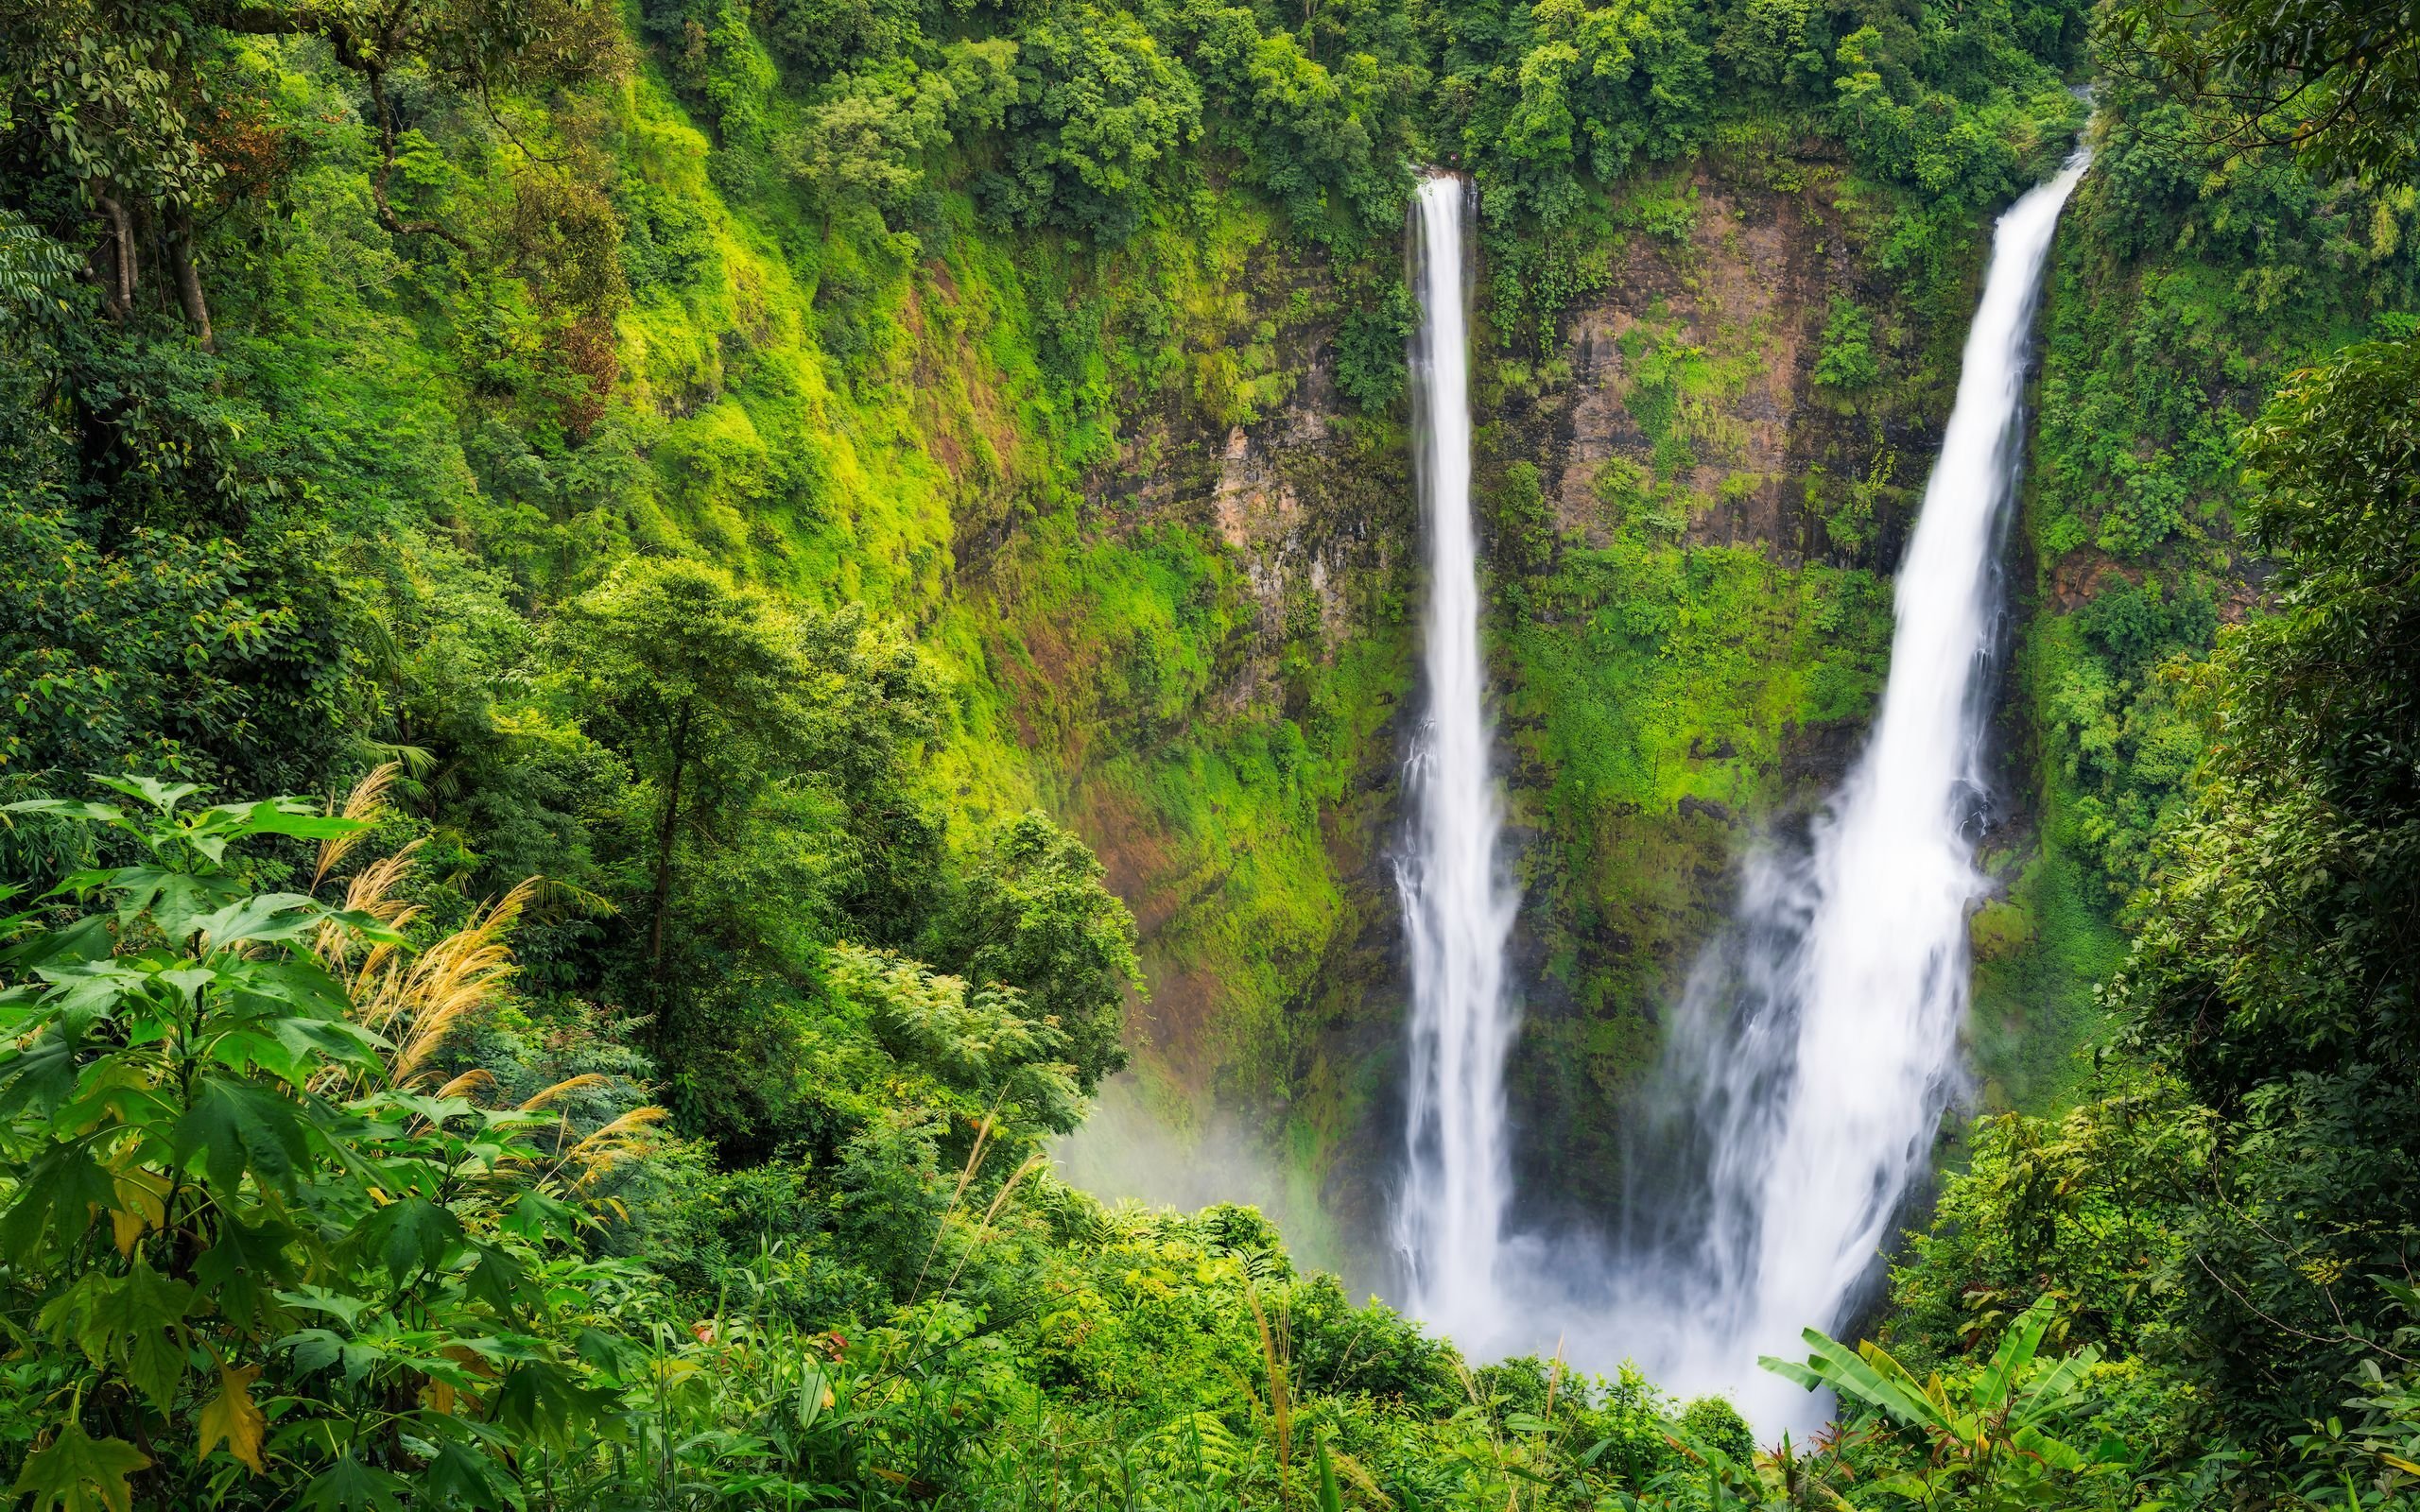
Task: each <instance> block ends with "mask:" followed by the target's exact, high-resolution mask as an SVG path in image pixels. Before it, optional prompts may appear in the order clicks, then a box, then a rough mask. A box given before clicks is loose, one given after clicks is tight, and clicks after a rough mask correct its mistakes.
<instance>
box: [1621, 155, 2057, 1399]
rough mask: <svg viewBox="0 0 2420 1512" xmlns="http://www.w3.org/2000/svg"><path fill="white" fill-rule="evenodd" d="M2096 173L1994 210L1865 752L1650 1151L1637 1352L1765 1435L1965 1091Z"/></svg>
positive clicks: (1730, 969) (1704, 992) (1639, 1209)
mask: <svg viewBox="0 0 2420 1512" xmlns="http://www.w3.org/2000/svg"><path fill="white" fill-rule="evenodd" d="M2084 165H2085V154H2084V153H2083V151H2082V150H2079V151H2078V152H2077V154H2076V156H2075V157H2074V158H2072V159H2071V160H2070V161H2069V162H2068V163H2067V164H2066V168H2065V170H2064V171H2062V172H2061V173H2060V174H2059V176H2058V177H2057V178H2055V179H2053V180H2050V181H2049V182H2048V183H2045V184H2043V185H2041V186H2040V187H2038V188H2035V189H2033V190H2032V191H2031V192H2030V193H2028V194H2027V195H2025V196H2024V197H2023V198H2020V199H2018V200H2017V201H2016V203H2015V204H2014V205H2013V206H2011V207H2010V208H2009V210H2008V211H2007V213H2006V214H2004V215H2001V217H2000V220H1999V225H1998V228H1997V232H1996V233H1995V235H1994V238H1993V245H1992V262H1991V269H1990V272H1989V273H1988V275H1987V276H1986V278H1985V281H1984V285H1983V295H1982V300H1981V301H1980V303H1979V306H1978V308H1977V310H1976V312H1975V321H1974V325H1973V326H1972V327H1971V328H1970V329H1969V331H1968V332H1967V335H1966V348H1965V353H1964V357H1963V366H1962V369H1961V371H1960V374H1959V380H1958V395H1957V401H1956V404H1955V406H1954V408H1953V409H1952V410H1951V412H1950V417H1949V423H1948V427H1947V429H1946V431H1945V434H1944V435H1943V438H1942V448H1941V455H1940V457H1939V459H1938V460H1937V461H1936V462H1935V463H1934V465H1933V472H1932V477H1931V480H1930V481H1929V482H1928V483H1927V486H1926V489H1925V496H1924V506H1923V510H1922V512H1921V514H1920V515H1919V516H1918V519H1917V522H1916V526H1915V531H1914V534H1913V537H1912V539H1911V540H1910V542H1909V544H1908V549H1907V556H1906V558H1905V559H1904V560H1903V561H1902V562H1901V563H1900V566H1899V574H1898V580H1897V586H1896V611H1897V627H1896V630H1895V632H1894V634H1893V639H1892V644H1891V672H1890V679H1889V682H1888V685H1887V686H1886V687H1885V689H1884V691H1883V695H1882V703H1881V707H1880V709H1879V710H1878V711H1877V713H1876V719H1875V724H1874V728H1873V730H1872V733H1871V735H1870V736H1869V738H1868V742H1867V745H1866V747H1865V750H1864V752H1863V753H1862V754H1861V755H1860V756H1859V757H1858V761H1857V764H1856V765H1855V766H1854V767H1852V768H1851V770H1850V772H1849V774H1848V777H1847V779H1846V780H1845V782H1843V783H1842V785H1841V789H1840V790H1839V791H1838V792H1837V793H1835V794H1834V795H1833V796H1832V799H1831V801H1830V802H1829V804H1828V805H1827V806H1826V808H1825V811H1824V813H1823V814H1822V815H1820V816H1818V817H1817V819H1816V820H1815V823H1814V826H1813V829H1812V832H1811V834H1810V835H1809V837H1808V843H1807V844H1806V845H1805V846H1804V847H1803V848H1800V849H1798V850H1796V851H1795V853H1782V852H1767V853H1764V854H1761V855H1758V856H1755V857H1753V858H1752V859H1751V861H1750V863H1749V866H1748V868H1747V875H1746V885H1745V887H1744V889H1743V894H1742V897H1741V900H1740V903H1739V906H1738V909H1737V914H1736V915H1735V918H1734V920H1733V926H1732V928H1731V930H1730V931H1729V932H1728V933H1727V934H1726V936H1724V937H1723V938H1721V939H1720V940H1718V941H1717V942H1716V943H1715V944H1714V945H1712V946H1710V947H1709V948H1708V950H1707V951H1706V952H1705V954H1704V955H1703V957H1702V958H1701V960H1700V961H1699V963H1698V966H1697V969H1696V971H1695V972H1694V973H1693V976H1692V979H1691V982H1690V985H1689V989H1688V992H1687V995H1686V998H1685V1002H1684V1004H1683V1006H1682V1009H1681V1011H1680V1012H1679V1013H1678V1014H1677V1015H1676V1016H1675V1017H1674V1020H1673V1022H1672V1031H1671V1037H1670V1040H1669V1043H1668V1050H1667V1058H1666V1062H1665V1067H1664V1072H1663V1076H1662V1081H1663V1087H1662V1094H1663V1098H1662V1114H1661V1117H1660V1119H1659V1120H1658V1121H1657V1123H1658V1125H1659V1126H1658V1127H1656V1128H1654V1129H1653V1130H1652V1131H1651V1133H1650V1135H1649V1137H1648V1138H1647V1139H1646V1140H1645V1141H1644V1142H1642V1144H1641V1147H1639V1148H1637V1149H1636V1150H1634V1160H1633V1166H1632V1174H1631V1179H1632V1192H1631V1198H1630V1201H1629V1203H1628V1204H1627V1229H1626V1231H1625V1233H1624V1234H1623V1236H1622V1244H1621V1246H1620V1256H1621V1259H1620V1263H1619V1265H1618V1267H1617V1270H1616V1279H1615V1284H1614V1286H1613V1288H1612V1291H1613V1302H1614V1309H1613V1311H1614V1314H1615V1315H1614V1317H1613V1319H1612V1322H1613V1323H1614V1325H1615V1328H1616V1332H1619V1333H1622V1334H1626V1335H1628V1343H1627V1349H1626V1352H1630V1353H1634V1354H1635V1355H1636V1357H1637V1358H1638V1359H1639V1361H1640V1363H1641V1364H1643V1365H1645V1366H1647V1368H1648V1372H1649V1374H1650V1375H1651V1377H1653V1378H1655V1379H1656V1380H1657V1381H1658V1382H1659V1383H1662V1384H1663V1385H1665V1386H1666V1387H1667V1388H1668V1389H1671V1390H1675V1391H1679V1392H1682V1393H1685V1394H1687V1393H1695V1392H1702V1391H1710V1390H1720V1391H1722V1392H1725V1393H1726V1394H1728V1395H1730V1396H1731V1397H1732V1399H1733V1400H1734V1401H1735V1402H1737V1404H1738V1406H1739V1407H1740V1408H1741V1410H1742V1411H1744V1412H1746V1413H1747V1415H1748V1416H1749V1417H1750V1418H1751V1419H1752V1420H1753V1421H1755V1423H1756V1424H1757V1425H1758V1426H1759V1428H1761V1429H1762V1430H1764V1431H1765V1432H1766V1433H1768V1434H1771V1433H1773V1432H1775V1431H1776V1430H1779V1429H1782V1428H1798V1429H1802V1430H1803V1429H1805V1428H1806V1427H1809V1426H1812V1424H1813V1423H1814V1422H1815V1421H1817V1420H1819V1419H1820V1418H1821V1417H1822V1416H1823V1413H1824V1408H1825V1406H1826V1404H1825V1403H1824V1402H1822V1401H1820V1400H1816V1399H1814V1398H1811V1397H1810V1396H1809V1395H1808V1394H1807V1393H1806V1392H1805V1391H1804V1390H1802V1389H1800V1388H1798V1387H1795V1386H1792V1385H1790V1384H1789V1383H1787V1382H1784V1381H1782V1380H1781V1379H1780V1378H1778V1377H1775V1376H1773V1375H1772V1374H1770V1373H1768V1372H1765V1371H1762V1370H1759V1369H1758V1368H1757V1366H1756V1359H1757V1357H1758V1356H1759V1355H1763V1354H1772V1355H1781V1356H1789V1357H1801V1358H1803V1357H1804V1355H1805V1353H1806V1346H1805V1345H1804V1344H1803V1343H1802V1342H1801V1340H1800V1337H1799V1334H1800V1331H1801V1330H1803V1329H1806V1328H1807V1327H1809V1326H1812V1327H1816V1328H1821V1329H1824V1330H1827V1331H1835V1332H1837V1331H1839V1330H1841V1328H1843V1327H1844V1326H1846V1325H1848V1324H1850V1323H1851V1322H1853V1321H1854V1316H1853V1314H1854V1313H1855V1311H1856V1309H1857V1308H1858V1305H1859V1304H1860V1303H1861V1302H1862V1301H1864V1300H1865V1299H1866V1297H1868V1295H1869V1288H1870V1287H1871V1286H1872V1284H1873V1282H1874V1280H1875V1279H1876V1270H1877V1259H1878V1256H1879V1255H1880V1253H1881V1251H1882V1250H1883V1248H1884V1247H1885V1246H1887V1245H1889V1244H1890V1243H1891V1242H1892V1240H1893V1238H1894V1237H1895V1232H1894V1230H1895V1229H1896V1228H1897V1227H1898V1226H1899V1225H1900V1224H1901V1223H1902V1222H1904V1221H1906V1219H1907V1218H1908V1217H1909V1214H1908V1213H1907V1211H1906V1208H1907V1204H1908V1201H1909V1197H1910V1193H1911V1191H1912V1190H1914V1189H1915V1188H1916V1187H1918V1186H1919V1185H1920V1184H1921V1183H1922V1182H1923V1181H1924V1179H1925V1178H1926V1177H1927V1173H1928V1170H1929V1166H1930V1161H1931V1156H1932V1150H1933V1144H1934V1140H1935V1138H1936V1135H1937V1133H1938V1130H1939V1127H1940V1123H1941V1117H1942V1114H1943V1111H1944V1109H1945V1108H1946V1106H1947V1105H1948V1103H1949V1101H1950V1099H1951V1097H1952V1095H1953V1093H1954V1092H1955V1091H1956V1090H1957V1085H1958V1082H1959V1080H1960V1077H1961V1075H1962V1069H1961V1065H1960V1059H1959V1054H1958V1039H1959V1028H1960V1024H1961V1022H1962V1020H1963V1018H1964V1016H1965V1011H1966V998H1967V988H1968V975H1969V969H1970V962H1969V959H1968V949H1967V933H1966V919H1967V915H1968V913H1969V912H1970V911H1971V910H1972V909H1973V907H1974V906H1975V905H1976V904H1977V903H1978V902H1979V901H1980V900H1981V898H1982V897H1983V895H1984V890H1985V885H1986V883H1985V879H1984V877H1983V875H1982V874H1981V872H1980V871H1979V869H1978V868H1977V866H1976V862H1975V839H1976V834H1977V831H1978V830H1979V826H1980V822H1981V818H1982V815H1983V812H1984V806H1985V801H1986V797H1987V783H1986V779H1985V774H1984V772H1983V769H1982V762H1983V748H1984V735H1985V729H1984V727H1985V722H1986V717H1987V714H1988V711H1989V705H1990V700H1991V696H1992V682H1993V679H1992V678H1991V676H1990V672H1991V661H1992V658H1993V654H1994V651H1995V649H1996V646H1997V643H1998V641H1999V639H2000V626H1999V619H2000V615H2001V608H2002V602H2001V601H2002V593H2001V583H2000V580H1999V572H1998V570H1997V560H1998V556H1999V547H2000V544H2001V542H2002V541H2004V539H2005V535H2006V527H2007V518H2008V514H2009V503H2010V500H2011V498H2012V497H2013V496H2014V492H2015V489H2016V481H2017V474H2018V471H2019V468H2020V465H2021V463H2022V461H2023V456H2024V446H2023V437H2024V428H2023V425H2022V413H2021V412H2022V408H2023V400H2024V392H2025V380H2026V370H2027V363H2028V358H2029V356H2030V350H2031V330H2032V323H2033V313H2034V308H2035V306H2036V304H2037V303H2038V302H2039V297H2040V289H2041V285H2042V270H2043V266H2044V264H2045V263H2046V261H2047V260H2048V255H2049V249H2050V240H2051V234H2052V232H2054V231H2055V229H2056V228H2057V224H2058V218H2059V212H2060V209H2061V207H2062V206H2063V205H2065V203H2066V198H2067V195H2068V193H2069V192H2070V191H2071V190H2072V189H2074V187H2075V185H2076V181H2077V180H2079V179H2080V178H2082V177H2083V170H2084Z"/></svg>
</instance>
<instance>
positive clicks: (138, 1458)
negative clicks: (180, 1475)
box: [14, 1420, 151, 1512]
mask: <svg viewBox="0 0 2420 1512" xmlns="http://www.w3.org/2000/svg"><path fill="white" fill-rule="evenodd" d="M150 1463H151V1456H149V1455H148V1454H146V1453H144V1452H142V1451H141V1450H139V1449H136V1448H135V1447H134V1446H133V1445H132V1444H130V1443H128V1442H126V1441H125V1440H124V1439H119V1438H95V1437H93V1436H92V1435H89V1434H87V1433H85V1432H84V1429H83V1426H82V1425H81V1424H79V1423H77V1422H75V1421H73V1420H70V1421H68V1422H64V1423H61V1424H60V1427H59V1435H58V1436H57V1437H55V1438H53V1439H52V1440H51V1441H50V1443H49V1444H48V1445H47V1446H46V1447H44V1448H42V1449H38V1450H36V1451H34V1452H33V1453H31V1454H29V1455H27V1456H26V1468H25V1469H24V1470H23V1471H22V1472H21V1473H20V1474H19V1475H18V1476H17V1484H16V1486H15V1487H14V1489H15V1491H16V1493H17V1494H18V1495H19V1496H25V1495H28V1494H30V1495H31V1496H32V1497H33V1512H50V1509H51V1508H52V1507H54V1506H55V1507H60V1508H62V1509H63V1512H104V1509H106V1512H133V1508H134V1491H133V1488H132V1487H130V1486H128V1485H127V1484H126V1478H127V1477H128V1476H130V1475H131V1474H133V1473H134V1472H135V1471H136V1470H139V1469H144V1468H145V1467H147V1466H148V1465H149V1464H150Z"/></svg>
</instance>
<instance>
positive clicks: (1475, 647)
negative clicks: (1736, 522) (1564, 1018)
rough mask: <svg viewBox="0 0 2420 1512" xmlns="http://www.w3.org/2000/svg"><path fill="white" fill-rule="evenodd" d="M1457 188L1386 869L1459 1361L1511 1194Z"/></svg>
mask: <svg viewBox="0 0 2420 1512" xmlns="http://www.w3.org/2000/svg"><path fill="white" fill-rule="evenodd" d="M1469 198H1470V191H1469V186H1468V185H1467V184H1465V183H1464V182H1463V181H1462V180H1461V179H1459V178H1453V177H1449V176H1444V175H1439V176H1436V177H1432V178H1429V179H1427V180H1425V181H1424V182H1423V183H1422V184H1421V186H1420V197H1419V199H1418V200H1417V202H1416V203H1415V205H1414V208H1413V215H1414V217H1415V218H1414V222H1413V229H1414V232H1415V233H1416V234H1415V236H1414V239H1413V242H1412V258H1413V268H1412V272H1413V277H1414V280H1415V283H1416V286H1417V288H1418V289H1419V291H1420V302H1421V322H1420V330H1419V333H1418V335H1416V336H1415V338H1414V340H1413V343H1412V347H1411V352H1410V359H1411V375H1412V390H1413V422H1414V427H1415V434H1416V436H1417V438H1418V443H1417V451H1416V458H1417V461H1416V469H1417V471H1416V479H1417V482H1418V486H1419V490H1420V498H1421V513H1422V517H1423V519H1424V522H1425V523H1426V527H1427V536H1428V615H1427V623H1426V647H1425V650H1426V677H1427V692H1428V716H1427V719H1426V721H1425V722H1424V724H1423V725H1422V728H1421V730H1420V734H1419V737H1418V740H1417V741H1416V743H1415V747H1414V750H1413V754H1412V756H1411V759H1410V762H1409V765H1408V767H1407V769H1406V772H1405V777H1406V783H1407V786H1408V787H1409V790H1410V792H1411V793H1412V795H1413V798H1414V801H1415V803H1416V805H1417V810H1416V813H1417V817H1416V819H1415V820H1414V824H1413V830H1412V834H1411V837H1410V841H1411V843H1410V844H1409V846H1408V847H1407V848H1406V851H1405V852H1404V853H1403V855H1402V856H1401V857H1400V859H1399V860H1398V862H1397V864H1396V870H1395V880H1396V885H1397V886H1398V888H1399V889H1400V891H1401V893H1402V896H1403V914H1404V933H1405V936H1406V939H1407V942H1408V945H1409V954H1410V964H1411V983H1412V1002H1411V1022H1410V1046H1409V1048H1410V1060H1411V1065H1410V1078H1409V1086H1408V1088H1407V1094H1406V1101H1407V1113H1406V1119H1405V1141H1406V1151H1407V1160H1406V1168H1405V1172H1404V1184H1403V1190H1402V1192H1401V1194H1400V1197H1399V1200H1398V1205H1397V1208H1396V1211H1395V1241H1396V1243H1397V1245H1398V1246H1399V1247H1400V1248H1401V1251H1402V1255H1403V1260H1404V1267H1405V1272H1406V1280H1407V1288H1406V1303H1407V1306H1408V1307H1409V1311H1410V1312H1411V1313H1412V1314H1414V1315H1416V1316H1418V1317H1421V1318H1424V1319H1426V1320H1427V1321H1428V1322H1430V1323H1433V1324H1435V1325H1437V1326H1438V1327H1439V1328H1441V1329H1443V1331H1444V1332H1446V1333H1447V1334H1448V1335H1450V1336H1451V1337H1452V1338H1454V1339H1455V1340H1456V1341H1457V1342H1458V1343H1460V1344H1461V1346H1462V1347H1463V1348H1464V1349H1465V1350H1468V1351H1470V1352H1472V1353H1474V1354H1481V1353H1484V1352H1485V1351H1486V1350H1487V1349H1489V1347H1490V1345H1491V1342H1492V1341H1494V1340H1495V1339H1496V1338H1498V1337H1499V1336H1500V1335H1501V1333H1502V1332H1503V1329H1504V1326H1505V1323H1506V1318H1505V1316H1504V1307H1503V1303H1502V1300H1501V1297H1502V1282H1503V1277H1502V1275H1501V1274H1500V1271H1501V1269H1502V1261H1503V1246H1504V1224H1505V1215H1506V1207H1507V1205H1508V1203H1509V1202H1510V1200H1511V1196H1512V1154H1511V1150H1510V1147H1509V1143H1508V1140H1507V1138H1506V1132H1505V1109H1504V1061H1505V1057H1506V1055H1507V1054H1508V1053H1509V1052H1510V1051H1511V1049H1512V1047H1513V1036H1514V1034H1515V1032H1516V1031H1517V1028H1518V1021H1517V1018H1516V1016H1515V1014H1514V1012H1513V1006H1512V1005H1511V1004H1510V1003H1509V1002H1508V1001H1507V999H1506V996H1505V992H1504V950H1505V943H1506V941H1507V940H1508V939H1509V938H1510V936H1511V935H1512V932H1513V907H1514V904H1515V902H1516V899H1515V896H1514V892H1513V888H1512V886H1511V885H1509V883H1508V881H1507V879H1506V878H1505V876H1504V875H1503V872H1502V870H1501V864H1500V859H1499V857H1498V854H1497V847H1498V840H1499V836H1500V834H1501V833H1502V830H1503V814H1502V812H1501V809H1500V807H1499V805H1498V803H1497V800H1496V794H1495V780H1494V777H1493V775H1492V774H1491V773H1490V771H1489V769H1488V766H1489V763H1488V745H1489V739H1490V735H1489V730H1488V722H1487V711H1486V699H1485V689H1486V674H1485V663H1484V662H1483V661H1482V660H1481V657H1480V653H1479V638H1478V619H1479V595H1478V539H1477V536H1476V533H1475V531H1474V530H1473V528H1472V522H1471V411H1470V370H1469V369H1470V352H1469V344H1468V337H1467V335H1466V333H1465V326H1466V299H1465V292H1464V266H1465V263H1464V252H1463V246H1462V238H1463V232H1464V217H1465V213H1466V210H1467V207H1468V201H1469Z"/></svg>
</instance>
